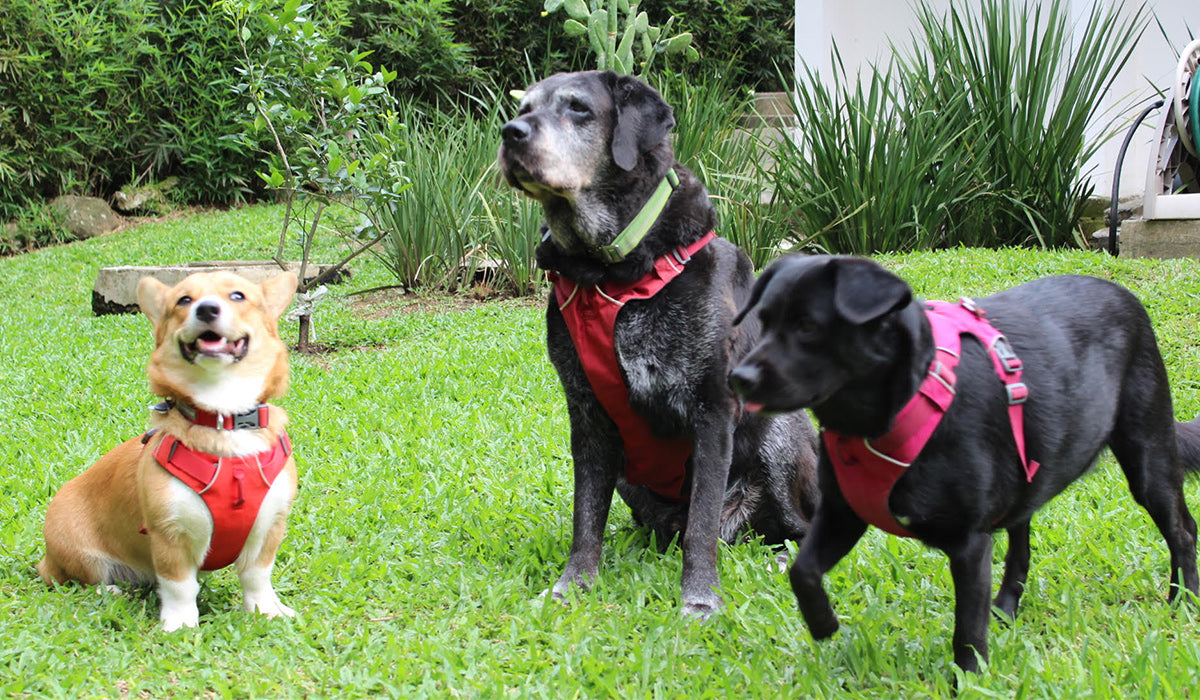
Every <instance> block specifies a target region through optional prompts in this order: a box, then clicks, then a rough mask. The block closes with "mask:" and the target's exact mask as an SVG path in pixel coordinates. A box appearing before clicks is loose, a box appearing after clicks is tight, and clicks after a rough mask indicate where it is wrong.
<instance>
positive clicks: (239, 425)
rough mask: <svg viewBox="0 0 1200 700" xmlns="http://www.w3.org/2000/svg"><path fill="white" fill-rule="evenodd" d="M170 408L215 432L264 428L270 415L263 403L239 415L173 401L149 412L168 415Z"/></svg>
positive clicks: (167, 401)
mask: <svg viewBox="0 0 1200 700" xmlns="http://www.w3.org/2000/svg"><path fill="white" fill-rule="evenodd" d="M172 408H174V409H176V410H177V411H179V414H180V415H181V416H183V417H184V418H186V419H188V421H190V422H191V423H193V424H195V425H200V426H203V427H205V428H215V429H216V430H241V429H255V428H265V427H267V423H268V419H269V418H270V414H271V411H270V406H269V405H268V404H265V403H260V404H259V405H257V406H255V407H254V408H252V409H250V410H249V411H243V412H241V413H213V412H212V411H206V410H204V409H202V408H196V407H195V406H192V405H190V404H186V403H183V402H182V401H175V400H173V399H167V400H166V401H162V402H160V403H158V404H155V405H154V406H151V407H150V410H152V411H156V412H158V413H168V412H170V410H171V409H172Z"/></svg>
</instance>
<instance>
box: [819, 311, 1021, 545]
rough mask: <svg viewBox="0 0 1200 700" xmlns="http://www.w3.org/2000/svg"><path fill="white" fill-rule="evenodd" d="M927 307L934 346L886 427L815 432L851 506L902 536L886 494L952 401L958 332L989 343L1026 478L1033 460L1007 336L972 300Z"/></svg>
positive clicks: (1016, 367) (1018, 362)
mask: <svg viewBox="0 0 1200 700" xmlns="http://www.w3.org/2000/svg"><path fill="white" fill-rule="evenodd" d="M928 306H929V308H928V309H927V310H926V312H925V314H926V316H927V317H928V319H929V323H930V328H931V330H932V331H933V343H934V346H935V348H936V352H935V354H934V358H933V362H932V363H930V366H929V371H928V372H927V373H926V375H925V380H924V381H923V382H921V386H920V387H918V389H917V393H916V394H914V395H913V397H912V398H911V399H910V400H909V402H908V403H907V404H905V405H904V408H902V409H900V412H899V413H898V414H896V418H895V420H894V421H893V423H892V428H891V430H889V431H888V432H887V433H886V434H885V435H883V436H882V437H880V438H878V439H875V440H867V439H866V438H862V437H854V436H849V435H841V434H838V433H835V432H833V431H832V430H822V431H821V437H822V439H823V440H824V442H825V448H826V451H827V453H828V454H829V459H830V461H831V462H832V463H833V466H834V471H835V473H836V475H837V479H838V486H839V488H840V489H841V491H842V494H843V495H844V496H845V497H846V501H847V502H848V503H849V504H850V506H851V507H852V508H853V509H854V512H855V513H857V514H858V515H859V517H861V518H862V519H863V520H865V521H866V522H868V523H870V524H872V525H874V526H876V527H878V528H881V529H883V530H886V531H888V532H891V533H892V534H896V535H902V536H905V537H912V533H910V532H908V530H906V529H905V528H904V527H903V526H902V525H900V524H899V523H898V522H896V520H895V518H893V517H892V514H891V511H890V510H889V509H888V503H887V501H888V495H889V494H890V493H891V490H892V486H893V485H895V483H896V482H897V481H898V480H899V479H900V477H901V476H902V475H903V474H904V471H905V470H906V469H907V468H908V466H909V465H910V464H912V462H913V461H914V460H915V459H916V458H917V456H918V455H919V454H920V453H921V450H922V449H924V447H925V444H926V443H927V442H929V438H930V436H932V435H933V432H934V430H936V429H937V427H938V425H939V424H940V423H941V421H942V417H943V416H944V415H945V413H946V411H947V410H948V409H949V408H950V404H951V403H952V402H953V401H954V391H955V385H956V384H957V381H958V378H957V376H956V375H955V373H954V370H955V368H956V367H957V366H958V361H959V358H960V356H961V348H962V335H963V334H969V335H973V336H975V337H976V338H978V339H979V341H980V342H981V343H982V344H983V346H984V347H985V348H987V350H988V354H989V355H990V356H991V358H992V366H993V368H994V369H995V371H996V376H997V377H999V378H1000V381H1001V382H1003V383H1004V388H1005V391H1006V393H1007V394H1008V417H1009V423H1010V425H1011V428H1012V433H1013V440H1014V441H1015V442H1016V445H1017V454H1018V456H1019V457H1020V460H1021V466H1022V468H1023V469H1024V471H1025V479H1026V481H1029V482H1032V481H1033V475H1034V474H1035V473H1037V470H1038V466H1039V465H1038V463H1037V462H1036V461H1034V460H1032V459H1029V458H1028V456H1027V455H1026V452H1025V421H1024V409H1023V407H1024V403H1025V399H1026V398H1027V397H1028V396H1029V390H1028V389H1027V388H1026V386H1025V384H1024V382H1022V381H1021V359H1020V358H1019V357H1017V355H1016V353H1014V352H1013V350H1012V346H1010V345H1009V344H1008V340H1007V339H1006V338H1005V337H1004V335H1003V334H1002V333H1000V331H999V330H997V329H996V327H995V326H993V325H992V324H991V323H989V322H988V321H987V320H986V319H984V311H983V309H980V308H979V307H977V306H976V305H975V302H974V301H973V300H971V299H966V298H963V299H960V300H959V302H958V303H957V304H949V303H946V302H943V301H932V302H929V305H928Z"/></svg>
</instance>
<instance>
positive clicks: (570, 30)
mask: <svg viewBox="0 0 1200 700" xmlns="http://www.w3.org/2000/svg"><path fill="white" fill-rule="evenodd" d="M563 33H564V34H566V35H567V36H583V35H584V34H587V27H585V26H583V23H581V22H579V21H578V20H573V19H569V20H567V21H565V22H563Z"/></svg>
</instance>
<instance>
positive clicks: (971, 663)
mask: <svg viewBox="0 0 1200 700" xmlns="http://www.w3.org/2000/svg"><path fill="white" fill-rule="evenodd" d="M945 551H946V555H947V556H949V557H950V576H951V577H952V578H953V579H954V663H956V664H958V665H959V666H960V667H961V668H962V669H963V670H964V671H978V670H979V661H980V660H981V659H982V660H983V661H985V662H986V661H987V658H988V646H987V630H988V621H989V620H991V615H990V614H989V613H990V609H991V606H990V599H991V594H992V535H991V533H987V532H969V533H967V534H966V536H964V537H963V540H962V542H961V543H959V544H958V545H957V546H954V547H947V548H946V550H945Z"/></svg>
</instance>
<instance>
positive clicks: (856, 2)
mask: <svg viewBox="0 0 1200 700" xmlns="http://www.w3.org/2000/svg"><path fill="white" fill-rule="evenodd" d="M929 1H930V4H931V6H933V7H935V8H937V9H939V10H941V9H944V8H947V7H949V5H950V0H929ZM962 1H963V2H965V3H967V4H977V3H976V2H975V0H962ZM1069 1H1070V3H1071V5H1072V7H1073V8H1075V10H1076V14H1077V15H1083V16H1086V13H1087V12H1088V10H1089V8H1090V7H1091V2H1090V1H1089V0H1069ZM1128 6H1136V0H1130V2H1128V3H1127V7H1128ZM1148 6H1149V8H1150V9H1151V11H1152V12H1153V13H1154V14H1155V15H1156V16H1157V18H1158V20H1159V21H1160V22H1161V23H1162V25H1163V27H1164V28H1165V29H1166V31H1167V34H1168V36H1169V41H1168V39H1166V38H1164V37H1163V34H1162V32H1160V31H1159V28H1158V24H1157V23H1156V22H1155V21H1154V20H1153V19H1151V21H1150V24H1149V26H1148V27H1147V29H1146V32H1145V33H1144V34H1143V35H1142V39H1141V41H1140V42H1138V45H1137V47H1136V48H1135V49H1134V52H1133V55H1132V56H1131V57H1130V60H1129V62H1128V63H1127V64H1126V66H1125V69H1124V70H1123V71H1122V72H1121V73H1120V74H1119V75H1118V77H1117V79H1116V81H1115V82H1114V83H1113V87H1112V89H1111V90H1110V91H1109V94H1107V95H1104V96H1102V97H1101V98H1100V100H1101V103H1102V105H1103V107H1104V109H1105V110H1106V111H1107V113H1113V114H1117V115H1118V116H1119V117H1120V120H1121V121H1120V122H1119V124H1120V125H1121V128H1122V132H1121V133H1120V134H1118V135H1117V136H1116V137H1114V138H1113V139H1111V140H1110V141H1108V142H1107V143H1106V144H1105V145H1104V146H1103V147H1102V148H1101V149H1100V152H1099V153H1098V154H1097V156H1096V158H1095V159H1093V162H1092V163H1090V164H1089V167H1091V168H1092V171H1091V177H1092V181H1093V183H1094V184H1095V185H1096V194H1097V195H1104V196H1107V195H1108V194H1109V193H1110V191H1111V189H1112V176H1113V169H1114V166H1115V164H1116V160H1117V152H1118V150H1119V149H1120V146H1121V141H1122V140H1123V138H1124V136H1125V134H1124V129H1126V128H1128V126H1129V124H1131V123H1132V121H1133V119H1134V118H1135V117H1136V116H1137V114H1138V112H1140V111H1141V110H1142V108H1143V107H1145V105H1147V104H1148V103H1149V102H1150V101H1151V100H1153V99H1154V97H1155V92H1154V90H1153V87H1152V86H1157V87H1158V88H1160V89H1162V90H1163V91H1166V90H1168V89H1169V86H1170V85H1171V83H1173V82H1174V79H1175V66H1176V64H1177V62H1178V57H1177V54H1176V52H1178V51H1180V50H1182V49H1183V47H1184V46H1185V45H1186V44H1187V43H1188V36H1189V34H1188V30H1187V27H1190V28H1191V33H1192V35H1194V36H1200V2H1197V0H1149V2H1148ZM916 26H917V23H916V20H915V13H914V11H913V5H912V3H911V2H910V1H909V0H895V1H892V0H796V54H797V67H799V66H800V65H801V62H804V63H806V64H807V65H809V66H812V67H815V68H818V69H819V70H820V72H821V75H822V76H824V77H825V79H826V80H829V79H830V70H829V58H830V50H831V48H832V46H833V42H836V43H837V46H838V49H839V51H840V52H841V55H842V60H843V62H844V63H845V66H846V70H847V72H848V74H850V75H854V74H855V73H856V72H857V70H858V69H860V68H861V69H864V70H865V69H866V68H867V67H868V66H869V64H870V63H872V62H874V61H878V60H879V59H880V58H881V57H885V56H887V55H888V54H889V53H890V51H891V47H890V45H889V39H890V40H891V41H892V42H894V43H895V44H896V45H897V46H900V47H906V46H908V45H910V44H911V43H912V42H911V39H910V36H911V32H912V30H913V29H914V28H915V27H916ZM1113 110H1119V111H1117V112H1113ZM1157 116H1158V113H1154V114H1152V115H1151V116H1150V117H1147V118H1146V121H1145V122H1144V124H1143V127H1142V129H1141V130H1140V133H1139V134H1138V135H1137V136H1135V137H1134V140H1133V142H1132V143H1131V144H1130V148H1129V150H1128V152H1127V153H1126V154H1125V164H1124V167H1123V168H1122V171H1121V190H1120V191H1121V197H1122V198H1126V197H1130V196H1134V195H1141V193H1142V191H1143V189H1144V187H1145V179H1146V167H1147V160H1148V159H1149V157H1150V153H1151V148H1152V147H1156V144H1157V142H1156V134H1155V133H1154V127H1155V126H1156V125H1157V123H1158V122H1157Z"/></svg>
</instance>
